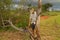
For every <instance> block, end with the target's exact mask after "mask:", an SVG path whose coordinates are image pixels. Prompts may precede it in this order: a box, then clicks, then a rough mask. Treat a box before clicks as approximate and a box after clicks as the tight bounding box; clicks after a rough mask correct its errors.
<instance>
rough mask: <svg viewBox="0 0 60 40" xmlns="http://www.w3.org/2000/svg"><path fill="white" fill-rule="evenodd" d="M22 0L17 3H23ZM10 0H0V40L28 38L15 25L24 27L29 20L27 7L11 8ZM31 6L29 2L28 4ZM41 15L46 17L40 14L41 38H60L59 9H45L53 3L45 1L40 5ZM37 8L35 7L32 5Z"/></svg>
mask: <svg viewBox="0 0 60 40" xmlns="http://www.w3.org/2000/svg"><path fill="white" fill-rule="evenodd" d="M24 2H26V1H22V0H21V3H19V5H22V4H24ZM11 4H13V2H12V1H11V0H0V40H30V38H29V36H28V35H29V34H28V33H27V32H25V31H24V32H20V31H17V30H16V28H15V27H17V28H21V30H23V29H25V28H26V27H27V26H28V22H29V11H28V9H27V10H25V9H21V8H20V9H18V8H16V9H14V10H11V9H10V8H11V7H10V5H11ZM28 6H29V7H31V4H28ZM42 6H43V7H42V10H43V11H42V14H41V15H42V16H47V18H46V19H44V17H42V16H41V18H43V19H41V22H40V35H41V39H42V40H60V19H59V18H60V11H51V12H49V11H48V10H47V9H48V8H49V7H52V6H53V5H52V4H50V3H46V4H44V5H42ZM33 8H35V9H36V8H37V7H33ZM12 26H14V27H12Z"/></svg>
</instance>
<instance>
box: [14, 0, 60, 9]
mask: <svg viewBox="0 0 60 40" xmlns="http://www.w3.org/2000/svg"><path fill="white" fill-rule="evenodd" d="M14 1H15V2H16V3H18V2H19V1H20V0H14ZM28 1H29V2H28V3H32V4H34V5H37V1H38V0H28ZM42 3H52V4H53V8H55V9H56V8H58V9H60V0H42Z"/></svg>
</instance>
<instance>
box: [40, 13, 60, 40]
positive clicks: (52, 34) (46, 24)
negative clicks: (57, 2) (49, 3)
mask: <svg viewBox="0 0 60 40" xmlns="http://www.w3.org/2000/svg"><path fill="white" fill-rule="evenodd" d="M50 13H55V14H59V13H60V12H49V14H50ZM55 14H54V16H52V14H51V16H49V17H48V18H47V19H44V20H43V19H41V22H40V31H41V38H42V40H60V15H55Z"/></svg>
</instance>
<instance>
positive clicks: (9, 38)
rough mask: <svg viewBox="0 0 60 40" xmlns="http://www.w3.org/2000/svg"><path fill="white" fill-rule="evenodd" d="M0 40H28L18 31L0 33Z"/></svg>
mask: <svg viewBox="0 0 60 40" xmlns="http://www.w3.org/2000/svg"><path fill="white" fill-rule="evenodd" d="M0 40H29V39H28V36H27V35H26V34H25V33H24V34H21V33H20V32H19V31H16V32H8V31H6V32H0Z"/></svg>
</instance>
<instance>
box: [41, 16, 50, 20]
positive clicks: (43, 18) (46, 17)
mask: <svg viewBox="0 0 60 40" xmlns="http://www.w3.org/2000/svg"><path fill="white" fill-rule="evenodd" d="M40 18H41V20H45V19H48V18H49V16H41V17H40Z"/></svg>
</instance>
